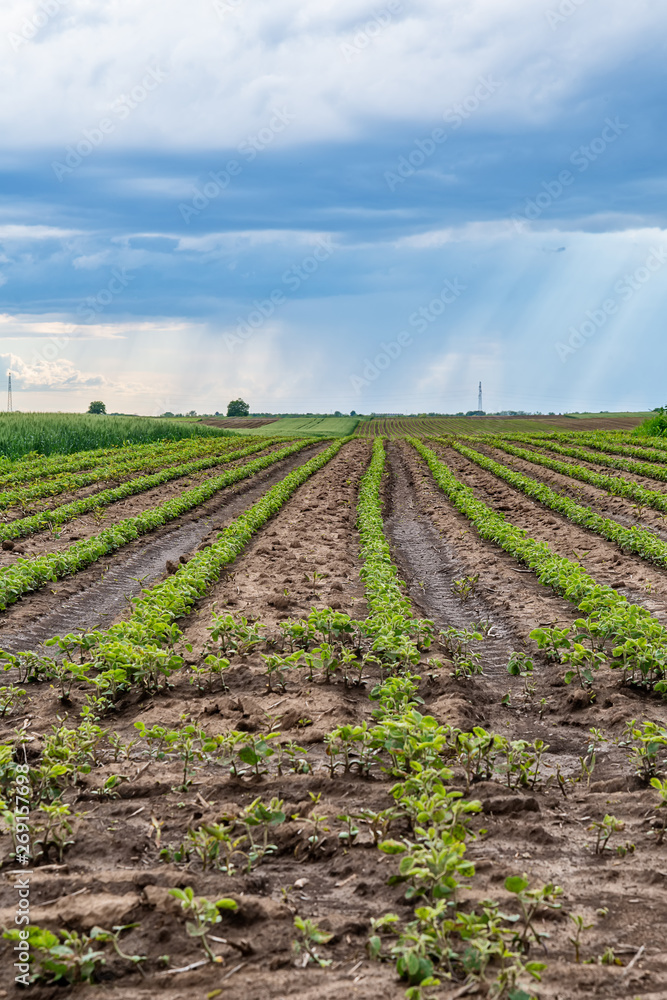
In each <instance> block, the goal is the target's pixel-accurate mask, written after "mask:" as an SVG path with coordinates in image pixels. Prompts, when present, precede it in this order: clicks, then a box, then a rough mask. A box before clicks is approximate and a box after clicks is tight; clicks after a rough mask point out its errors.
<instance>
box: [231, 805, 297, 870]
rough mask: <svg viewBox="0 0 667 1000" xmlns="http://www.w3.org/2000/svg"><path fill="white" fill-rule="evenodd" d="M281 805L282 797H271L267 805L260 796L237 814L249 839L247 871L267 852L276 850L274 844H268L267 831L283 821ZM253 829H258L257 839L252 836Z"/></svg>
mask: <svg viewBox="0 0 667 1000" xmlns="http://www.w3.org/2000/svg"><path fill="white" fill-rule="evenodd" d="M283 805H284V803H283V800H282V799H278V798H273V799H271V801H270V802H269V804H268V805H265V804H264V803H263V802H262V800H261V798H257V799H255V800H254V802H251V803H250V805H249V806H246V807H245V809H243V810H242V812H241V813H240V814H239V823H241V824H242V825H243V826H244V827H245V829H246V831H247V834H248V839H249V841H250V850H249V852H248V871H250V869H251V867H252V866H253V864H255V863H256V862H257V863H259V862H260V861H261V860H262V858H264V857H265V856H266V855H267V854H272V853H274V852H275V851H276V850H277V848H276V846H275V844H269V831H270V830H271V829H272V828H275V827H277V826H280V824H281V823H284V822H285V819H286V816H285V813H284V812H283ZM254 831H259V833H260V839H259V840H257V839H255V837H254V836H253V832H254Z"/></svg>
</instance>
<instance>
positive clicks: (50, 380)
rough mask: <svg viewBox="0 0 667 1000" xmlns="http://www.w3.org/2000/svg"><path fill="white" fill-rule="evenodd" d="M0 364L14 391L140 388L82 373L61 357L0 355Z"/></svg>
mask: <svg viewBox="0 0 667 1000" xmlns="http://www.w3.org/2000/svg"><path fill="white" fill-rule="evenodd" d="M0 364H1V365H2V367H3V368H5V369H7V370H8V371H11V373H12V386H13V389H14V390H15V391H19V392H21V391H25V392H76V391H79V390H82V389H99V390H103V389H108V390H121V389H122V390H127V391H134V392H137V391H141V389H142V388H143V386H141V385H140V384H137V383H128V382H126V381H123V382H122V383H119V382H116V381H114V380H113V379H109V378H107V377H106V376H105V375H102V374H99V373H97V372H84V371H80V370H79V369H78V368H76V367H75V366H74V365H73V364H72V362H71V361H68V360H67V359H65V358H54V359H53V360H49V359H47V358H44V357H40V356H39V355H38V354H36V355H35V356H34V358H33V360H32V362H30V363H28V362H26V361H24V359H23V358H21V357H19V356H18V355H16V354H3V355H0Z"/></svg>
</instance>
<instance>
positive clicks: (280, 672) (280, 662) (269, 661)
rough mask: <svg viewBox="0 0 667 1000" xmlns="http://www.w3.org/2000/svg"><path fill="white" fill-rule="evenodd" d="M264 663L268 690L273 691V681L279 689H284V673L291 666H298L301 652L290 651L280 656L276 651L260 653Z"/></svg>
mask: <svg viewBox="0 0 667 1000" xmlns="http://www.w3.org/2000/svg"><path fill="white" fill-rule="evenodd" d="M260 655H261V657H262V659H263V660H264V663H265V670H264V673H265V674H266V679H267V682H268V683H267V687H268V689H269V691H271V692H272V691H273V690H274V687H273V682H274V680H275V682H276V683H277V684H278V686H279V688H280V690H281V691H284V690H285V674H286V673H287V672H288V671H289V670H291V669H292V668H293V667H298V665H299V660H300V659H301V657H302V655H303V653H302V652H301V651H300V650H299V651H297V652H295V653H290V654H289V655H288V656H280V655H279V654H277V653H270V654H268V655H267V654H265V653H261V654H260Z"/></svg>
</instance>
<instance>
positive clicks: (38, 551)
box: [0, 445, 284, 569]
mask: <svg viewBox="0 0 667 1000" xmlns="http://www.w3.org/2000/svg"><path fill="white" fill-rule="evenodd" d="M283 447H284V446H283ZM280 448H281V445H272V446H271V447H268V448H263V449H262V450H261V451H257V452H253V454H252V455H247V456H246V457H245V458H238V459H236V460H235V461H233V462H226V461H225V459H224V458H222V457H221V459H220V464H219V465H214V466H213V467H212V468H211V469H205V470H203V471H201V472H195V473H192V474H190V475H189V476H180V477H179V478H178V479H172V480H171V481H170V482H168V483H163V484H162V485H161V486H155V487H154V488H153V489H150V490H144V492H143V493H137V494H135V495H134V496H130V497H127V499H125V500H118V501H117V502H116V503H111V504H109V505H108V506H106V507H99V508H98V510H97V512H93V511H91V512H90V513H88V514H82V515H81V516H79V517H76V518H73V519H72V520H71V521H66V522H65V523H64V524H62V525H60V527H59V528H58V529H57V530H56V531H55V532H54V531H48V530H44V531H37V532H35V534H33V535H26V537H25V538H14V539H11V543H12V547H11V548H9V549H2V548H0V569H2V568H4V567H5V566H11V565H12V564H13V563H14V562H16V560H17V558H18V557H19V556H27V557H34V556H41V555H44V554H45V553H46V552H59V551H61V550H62V549H63V548H65V547H66V543H67V542H75V541H80V540H81V539H84V538H90V537H91V536H92V535H97V534H99V532H100V531H103V530H104V529H105V528H110V527H111V526H112V525H114V524H118V522H119V521H122V520H124V518H126V517H136V516H137V514H140V513H141V512H142V511H145V510H153V509H154V508H155V507H159V506H160V504H163V503H166V502H167V501H168V500H172V499H173V498H174V497H177V496H180V494H181V493H183V492H184V491H185V490H188V489H191V488H192V487H194V486H199V485H200V484H201V483H203V482H206V480H207V479H214V478H215V477H216V476H221V475H223V474H224V473H225V472H227V471H228V470H229V469H237V468H238V467H239V466H240V465H247V464H248V463H249V462H253V461H254V460H255V459H256V458H261V457H262V456H263V455H268V454H269V453H270V452H272V451H279V450H280ZM106 488H107V487H106V486H104V485H102V486H99V485H97V484H96V486H95V487H92V486H91V487H88V488H86V489H83V490H77V491H76V492H75V493H69V494H62V495H61V496H59V497H57V498H55V497H54V498H53V500H54V503H52V504H50V505H49V506H48V507H47V506H46V505H45V506H44V507H43V508H41V509H44V510H47V509H51V508H52V507H56V506H58V507H59V506H61V505H64V504H68V503H71V502H73V501H75V500H81V499H82V498H84V497H87V496H90V495H91V494H93V493H97V492H99V491H100V490H103V489H106ZM56 500H57V503H56V502H55V501H56ZM16 516H17V517H22V516H23V515H22V514H17V515H16ZM12 520H13V518H12Z"/></svg>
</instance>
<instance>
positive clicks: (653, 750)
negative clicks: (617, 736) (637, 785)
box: [619, 719, 667, 781]
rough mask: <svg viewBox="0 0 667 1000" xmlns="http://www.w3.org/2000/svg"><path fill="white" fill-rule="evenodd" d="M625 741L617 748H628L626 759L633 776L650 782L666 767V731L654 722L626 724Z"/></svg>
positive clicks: (634, 721) (631, 722)
mask: <svg viewBox="0 0 667 1000" xmlns="http://www.w3.org/2000/svg"><path fill="white" fill-rule="evenodd" d="M624 736H625V739H624V740H622V741H621V742H620V743H619V746H622V747H627V748H628V751H629V752H628V758H629V760H630V763H631V765H632V766H633V768H634V771H635V774H637V775H639V777H640V778H642V779H643V780H644V781H650V779H651V778H653V777H655V776H656V774H657V773H658V772H659V771H661V770H662V769H663V768H664V767H665V766H666V765H667V729H665V728H664V727H663V726H660V725H658V723H656V722H644V723H638V722H637V721H636V720H635V719H632V720H631V721H630V722H628V723H627V724H626V727H625V731H624Z"/></svg>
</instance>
